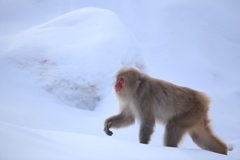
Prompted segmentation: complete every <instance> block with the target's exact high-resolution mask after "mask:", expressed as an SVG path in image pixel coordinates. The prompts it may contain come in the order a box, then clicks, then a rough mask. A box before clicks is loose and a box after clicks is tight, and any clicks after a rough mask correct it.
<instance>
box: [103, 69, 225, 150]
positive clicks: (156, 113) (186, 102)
mask: <svg viewBox="0 0 240 160" xmlns="http://www.w3.org/2000/svg"><path fill="white" fill-rule="evenodd" d="M114 92H115V94H116V97H117V99H118V100H119V110H120V113H119V114H117V115H114V116H112V117H109V118H108V119H106V120H105V123H104V131H105V132H106V134H107V135H109V136H111V135H112V134H113V132H112V131H110V130H109V129H110V128H121V127H127V126H129V125H131V124H133V123H134V122H135V118H136V119H138V120H139V122H140V131H139V141H140V143H144V144H148V143H149V141H150V137H151V135H152V133H153V129H154V126H155V123H156V122H158V123H162V124H165V133H164V145H165V146H169V147H177V146H178V143H179V142H180V141H181V138H182V137H183V135H184V134H185V133H188V134H189V135H190V136H191V138H192V140H193V141H194V142H195V143H196V144H197V145H198V146H199V147H200V148H202V149H205V150H209V151H213V152H217V153H221V154H227V146H226V144H224V143H223V142H222V141H221V140H220V139H219V138H217V137H216V136H215V135H214V134H213V131H212V130H211V127H210V125H209V122H210V120H209V119H208V106H209V103H210V100H209V98H208V97H207V96H206V95H205V94H204V93H201V92H198V91H195V90H192V89H190V88H186V87H181V86H177V85H174V84H172V83H169V82H166V81H163V80H159V79H154V78H151V77H149V76H148V75H146V74H143V73H141V72H139V71H138V70H136V69H134V68H123V69H121V70H119V71H118V72H117V75H116V80H115V83H114Z"/></svg>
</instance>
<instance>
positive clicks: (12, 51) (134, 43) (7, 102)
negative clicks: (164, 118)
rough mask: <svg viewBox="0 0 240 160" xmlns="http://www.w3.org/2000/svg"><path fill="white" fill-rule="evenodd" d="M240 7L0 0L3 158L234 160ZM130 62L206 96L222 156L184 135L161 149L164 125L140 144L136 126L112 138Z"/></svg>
mask: <svg viewBox="0 0 240 160" xmlns="http://www.w3.org/2000/svg"><path fill="white" fill-rule="evenodd" d="M239 6H240V4H239V1H237V0H230V1H229V0H228V1H227V0H212V1H205V0H199V1H194V2H193V1H189V0H184V1H181V2H180V1H177V0H170V1H156V0H150V1H141V2H140V1H134V0H131V1H120V0H116V1H110V0H105V1H101V2H100V1H97V0H90V1H89V0H88V1H77V0H68V1H67V0H60V1H55V0H51V1H48V0H46V1H42V0H31V1H30V0H21V1H16V0H2V1H0V24H1V25H0V30H1V31H0V75H1V76H0V141H1V144H0V159H23V160H25V159H160V158H162V159H185V160H187V159H189V160H190V159H236V158H237V159H240V125H239V123H240V118H239V113H240V108H239V105H240V100H239V99H240V83H239V82H240V73H239V68H240V54H239V53H240V33H239V28H240V16H238V15H239V14H240V10H239ZM84 7H88V8H84ZM94 7H98V8H94ZM127 66H130V67H135V68H138V69H140V70H141V71H143V72H145V73H147V74H149V75H150V76H152V77H155V78H159V79H164V80H167V81H170V82H172V83H175V84H177V85H182V86H187V87H190V88H193V89H197V90H200V91H203V92H205V93H206V94H207V95H208V96H210V97H211V99H212V103H211V106H210V112H209V114H210V118H211V119H212V127H213V129H214V131H215V133H216V135H218V137H219V138H221V139H222V140H223V141H224V142H226V143H227V144H228V146H229V148H230V149H231V148H232V151H229V152H228V156H225V155H220V154H216V153H213V152H209V151H204V150H201V149H199V148H198V147H197V146H196V145H195V144H194V143H193V142H192V141H191V139H190V138H189V136H188V135H187V136H185V137H184V139H183V141H182V143H181V144H180V146H179V148H170V147H163V146H162V134H163V129H164V127H163V126H161V125H157V126H156V127H155V133H154V134H153V136H152V138H151V142H150V144H149V145H143V144H139V142H138V129H139V124H138V123H136V124H135V125H134V126H131V127H128V128H124V129H119V130H113V132H114V134H113V136H111V137H108V136H107V135H106V134H105V133H104V132H103V122H104V120H105V119H106V118H107V117H109V116H111V115H114V114H116V113H117V110H118V108H117V106H118V102H117V100H116V98H115V97H114V96H113V94H112V91H111V86H112V82H113V79H114V74H115V73H116V71H117V70H118V69H120V68H122V67H127Z"/></svg>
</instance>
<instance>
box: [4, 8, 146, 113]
mask: <svg viewBox="0 0 240 160" xmlns="http://www.w3.org/2000/svg"><path fill="white" fill-rule="evenodd" d="M6 39H7V40H6ZM6 39H4V42H6V41H8V42H10V43H8V44H9V45H5V43H2V45H1V46H0V47H1V49H2V51H1V52H2V53H4V54H5V56H7V57H8V58H9V59H11V61H13V62H14V63H15V64H16V65H17V67H18V68H20V69H22V70H25V71H29V72H31V73H32V74H33V75H34V76H35V78H36V81H38V83H39V84H40V85H41V86H42V87H43V88H44V89H46V90H47V91H49V92H51V93H52V94H54V95H56V96H58V97H59V98H60V99H61V100H62V101H63V102H64V103H66V104H68V105H71V106H77V107H79V108H81V109H88V110H94V108H95V107H96V104H97V103H98V101H99V100H101V99H102V97H103V95H104V93H105V91H106V90H108V91H109V90H110V87H111V83H112V81H113V77H114V74H115V73H116V71H117V70H118V69H120V68H122V67H127V66H131V67H136V68H138V69H141V70H142V69H144V62H143V60H142V58H141V53H140V49H139V47H138V44H137V42H136V40H135V38H134V36H133V35H132V34H131V33H130V32H129V31H128V30H127V29H126V27H125V26H124V24H123V23H122V22H121V21H120V20H119V18H118V17H117V16H116V15H115V14H114V13H113V12H111V11H109V10H104V9H96V8H85V9H80V10H75V11H72V12H70V13H67V14H64V15H61V16H59V17H57V18H55V19H54V20H52V21H50V22H47V23H44V24H42V25H39V26H36V27H33V28H31V29H29V30H27V31H24V32H22V33H19V34H17V35H15V36H12V37H8V38H6ZM2 41H3V40H2Z"/></svg>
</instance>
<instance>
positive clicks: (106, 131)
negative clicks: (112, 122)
mask: <svg viewBox="0 0 240 160" xmlns="http://www.w3.org/2000/svg"><path fill="white" fill-rule="evenodd" d="M104 131H105V133H106V134H107V135H109V136H112V135H113V132H112V131H110V130H109V129H107V130H104Z"/></svg>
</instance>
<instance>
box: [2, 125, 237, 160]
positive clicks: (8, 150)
mask: <svg viewBox="0 0 240 160" xmlns="http://www.w3.org/2000/svg"><path fill="white" fill-rule="evenodd" d="M0 126H1V128H0V131H1V137H0V140H1V144H0V149H1V153H3V154H1V155H0V158H1V159H6V160H7V159H19V160H31V159H36V160H38V159H39V160H43V159H44V160H45V159H46V160H47V159H49V160H50V159H58V160H61V159H72V160H75V159H86V160H87V159H99V160H108V159H109V160H112V159H139V160H141V159H142V160H145V159H151V160H155V159H156V160H157V159H159V158H161V159H166V160H168V159H169V160H170V159H176V158H177V159H196V160H202V159H209V160H210V159H219V160H230V159H232V160H234V159H235V158H230V157H227V156H224V155H221V154H216V153H212V152H207V151H203V150H190V149H177V148H170V147H156V146H147V145H143V144H138V143H132V142H126V141H122V140H117V139H113V138H111V139H110V138H103V137H99V136H92V135H84V134H76V133H68V132H56V131H43V130H36V129H28V128H25V127H19V126H16V125H12V124H8V123H5V122H0ZM116 144H117V145H116ZM13 153H14V154H13ZM140 153H144V154H140ZM173 153H174V154H173ZM176 155H177V156H176Z"/></svg>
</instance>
